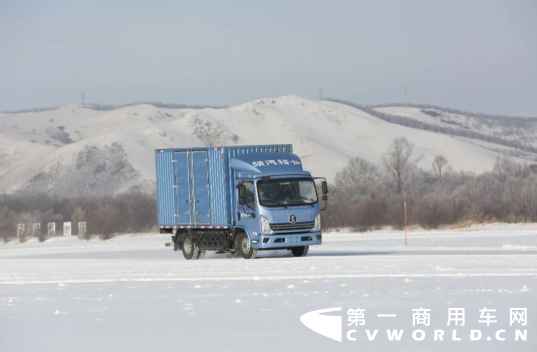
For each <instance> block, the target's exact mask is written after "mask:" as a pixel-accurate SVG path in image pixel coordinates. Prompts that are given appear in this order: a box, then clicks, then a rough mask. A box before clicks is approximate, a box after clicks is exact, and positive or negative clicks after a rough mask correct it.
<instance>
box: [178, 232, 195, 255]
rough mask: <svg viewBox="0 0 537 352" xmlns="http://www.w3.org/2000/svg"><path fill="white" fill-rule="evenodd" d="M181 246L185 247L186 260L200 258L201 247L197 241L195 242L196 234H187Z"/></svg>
mask: <svg viewBox="0 0 537 352" xmlns="http://www.w3.org/2000/svg"><path fill="white" fill-rule="evenodd" d="M181 247H183V256H184V257H185V259H186V260H190V259H198V256H199V251H200V249H199V247H198V245H197V244H196V242H194V236H192V234H191V233H187V234H186V235H185V237H184V238H183V244H182V246H181Z"/></svg>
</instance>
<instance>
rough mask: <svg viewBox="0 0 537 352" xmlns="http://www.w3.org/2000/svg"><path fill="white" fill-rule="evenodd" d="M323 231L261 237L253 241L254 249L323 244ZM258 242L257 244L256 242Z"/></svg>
mask: <svg viewBox="0 0 537 352" xmlns="http://www.w3.org/2000/svg"><path fill="white" fill-rule="evenodd" d="M322 236H323V235H322V233H321V231H318V232H308V233H299V234H296V233H275V234H272V235H260V236H258V238H254V241H252V247H254V248H257V249H260V250H263V249H286V248H291V247H301V246H312V245H317V244H322V243H323V237H322ZM256 240H257V243H255V241H256Z"/></svg>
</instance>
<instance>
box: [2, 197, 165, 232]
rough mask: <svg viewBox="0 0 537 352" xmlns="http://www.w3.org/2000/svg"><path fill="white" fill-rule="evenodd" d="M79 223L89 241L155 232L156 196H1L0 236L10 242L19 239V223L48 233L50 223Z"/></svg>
mask: <svg viewBox="0 0 537 352" xmlns="http://www.w3.org/2000/svg"><path fill="white" fill-rule="evenodd" d="M64 221H71V222H72V223H73V224H77V223H78V222H80V221H85V222H86V224H87V232H86V234H87V238H86V239H89V238H90V237H91V235H92V234H99V235H100V236H101V237H102V238H103V239H108V238H110V237H112V236H113V234H115V233H129V232H144V231H154V230H155V224H156V222H157V210H156V196H155V194H145V193H125V194H120V195H117V196H114V197H110V196H109V197H93V196H86V197H77V198H56V197H52V196H50V195H46V194H41V195H35V194H31V195H30V194H28V195H20V194H19V195H3V196H0V236H1V238H2V239H3V240H4V241H9V240H10V239H11V238H14V237H16V236H17V224H19V223H24V224H26V225H27V227H28V231H29V230H30V227H29V226H28V225H31V224H33V223H41V229H42V230H41V231H46V224H47V223H49V222H55V223H63V222H64Z"/></svg>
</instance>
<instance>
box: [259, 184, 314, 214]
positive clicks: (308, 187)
mask: <svg viewBox="0 0 537 352" xmlns="http://www.w3.org/2000/svg"><path fill="white" fill-rule="evenodd" d="M257 192H258V194H259V204H261V205H263V206H266V207H277V206H289V205H305V204H308V205H309V204H313V203H316V202H317V192H316V190H315V184H314V183H313V180H312V179H310V178H291V179H272V180H268V181H259V182H257Z"/></svg>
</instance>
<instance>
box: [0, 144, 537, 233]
mask: <svg viewBox="0 0 537 352" xmlns="http://www.w3.org/2000/svg"><path fill="white" fill-rule="evenodd" d="M420 164H421V158H420V157H419V156H417V155H415V153H414V145H413V144H412V143H410V142H409V141H408V140H407V139H405V138H398V139H396V140H394V141H393V142H392V144H391V146H390V148H389V150H388V151H387V153H386V154H385V156H384V158H383V160H382V164H381V165H380V166H379V165H375V164H372V163H370V162H368V161H366V160H363V159H360V158H355V159H353V160H351V161H350V162H349V163H348V165H347V166H346V167H345V168H344V169H342V170H341V171H340V172H338V173H337V175H336V179H335V184H334V185H332V186H331V191H330V193H331V194H330V203H329V205H328V207H327V209H326V211H325V212H323V227H324V228H325V229H330V228H336V227H352V228H355V229H357V230H360V231H367V230H373V229H375V228H378V227H381V226H385V225H391V226H394V227H395V228H401V227H402V225H403V206H402V195H403V193H406V194H407V196H408V197H407V198H408V202H407V204H408V207H407V208H408V223H409V224H410V225H413V224H416V225H421V226H423V227H425V228H436V227H438V226H441V225H447V224H456V223H459V222H483V221H503V222H530V221H532V222H535V221H537V165H535V164H534V165H525V164H521V163H518V162H516V161H514V160H513V159H512V158H510V157H509V156H504V157H500V158H498V159H497V160H496V164H495V166H494V168H493V170H491V171H490V172H486V173H483V174H479V175H476V174H473V173H467V172H455V171H453V170H452V169H451V168H450V167H449V161H448V160H447V159H446V158H444V157H443V156H441V155H439V156H437V157H436V159H435V160H434V162H433V163H432V165H430V167H428V168H427V169H422V168H420V167H419V166H418V165H420ZM420 166H421V165H420ZM64 221H71V222H72V223H73V224H76V223H78V222H80V221H86V223H87V234H88V238H89V236H91V235H92V234H99V235H101V236H102V238H104V239H107V238H110V237H111V236H112V235H113V234H115V233H129V232H145V231H155V230H156V222H157V209H156V196H155V194H145V193H128V194H120V195H117V196H114V197H111V196H107V197H93V196H85V197H77V198H55V197H52V196H50V195H45V194H43V195H20V194H19V195H3V196H0V236H1V237H2V238H3V239H4V241H8V240H9V239H10V238H13V237H16V235H17V224H18V223H25V224H32V223H37V222H40V223H41V224H42V226H43V229H44V226H45V225H44V224H46V223H48V222H56V223H62V222H64Z"/></svg>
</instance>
